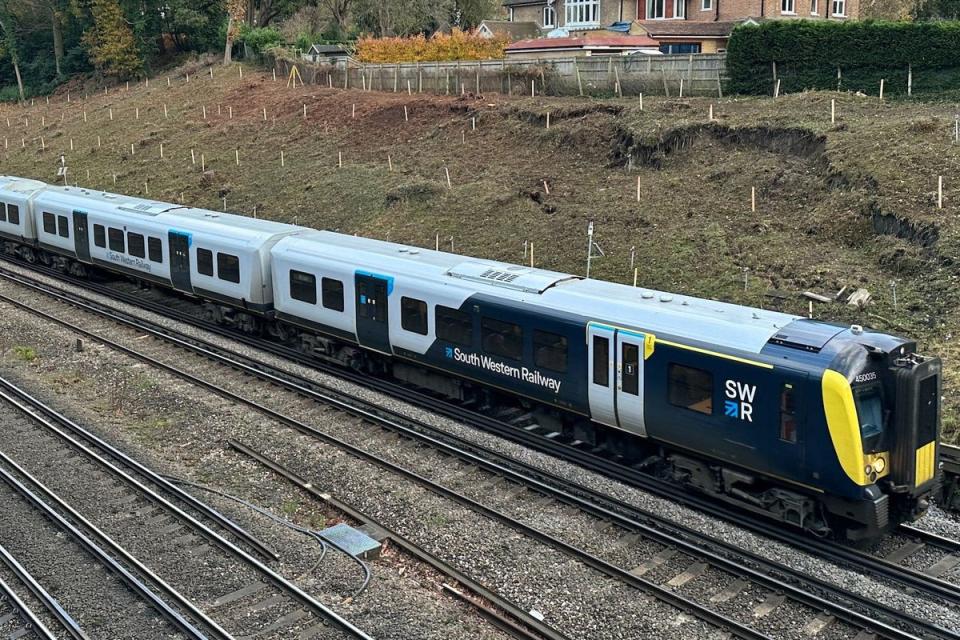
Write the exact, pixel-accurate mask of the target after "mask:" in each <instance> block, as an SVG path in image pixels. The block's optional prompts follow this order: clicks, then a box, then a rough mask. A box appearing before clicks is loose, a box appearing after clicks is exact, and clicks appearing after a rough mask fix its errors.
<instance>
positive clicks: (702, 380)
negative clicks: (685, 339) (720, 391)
mask: <svg viewBox="0 0 960 640" xmlns="http://www.w3.org/2000/svg"><path fill="white" fill-rule="evenodd" d="M667 396H668V398H669V400H670V404H672V405H673V406H675V407H683V408H684V409H690V410H691V411H696V412H697V413H705V414H707V415H708V416H709V415H712V414H713V374H712V373H710V372H709V371H704V370H703V369H694V368H693V367H685V366H683V365H680V364H671V365H670V367H669V368H668V370H667Z"/></svg>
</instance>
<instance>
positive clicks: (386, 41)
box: [356, 29, 509, 63]
mask: <svg viewBox="0 0 960 640" xmlns="http://www.w3.org/2000/svg"><path fill="white" fill-rule="evenodd" d="M508 43H509V42H508V40H507V39H506V38H500V37H498V38H484V37H482V36H480V35H478V34H477V33H467V32H465V31H461V30H459V29H454V30H453V32H451V33H449V34H444V33H437V34H434V35H433V36H432V37H430V38H427V37H426V36H424V35H423V34H420V35H416V36H411V37H409V38H371V37H364V38H360V40H359V41H358V42H357V53H356V56H357V59H358V60H360V61H361V62H373V63H384V62H386V63H390V62H444V61H450V60H491V59H500V58H503V57H504V55H505V54H504V49H506V46H507V44H508Z"/></svg>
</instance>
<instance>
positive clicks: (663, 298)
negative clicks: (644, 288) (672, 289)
mask: <svg viewBox="0 0 960 640" xmlns="http://www.w3.org/2000/svg"><path fill="white" fill-rule="evenodd" d="M660 302H673V296H672V295H670V294H669V293H664V294H662V295H661V296H660Z"/></svg>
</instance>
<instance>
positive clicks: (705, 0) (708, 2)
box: [700, 0, 713, 11]
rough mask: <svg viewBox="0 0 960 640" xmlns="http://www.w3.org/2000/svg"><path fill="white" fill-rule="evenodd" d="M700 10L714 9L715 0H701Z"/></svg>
mask: <svg viewBox="0 0 960 640" xmlns="http://www.w3.org/2000/svg"><path fill="white" fill-rule="evenodd" d="M700 11H713V0H700Z"/></svg>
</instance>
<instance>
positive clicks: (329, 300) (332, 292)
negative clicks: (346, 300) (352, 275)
mask: <svg viewBox="0 0 960 640" xmlns="http://www.w3.org/2000/svg"><path fill="white" fill-rule="evenodd" d="M320 289H322V293H323V308H324V309H333V310H334V311H343V283H342V282H340V281H339V280H334V279H333V278H324V279H323V280H321V281H320Z"/></svg>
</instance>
